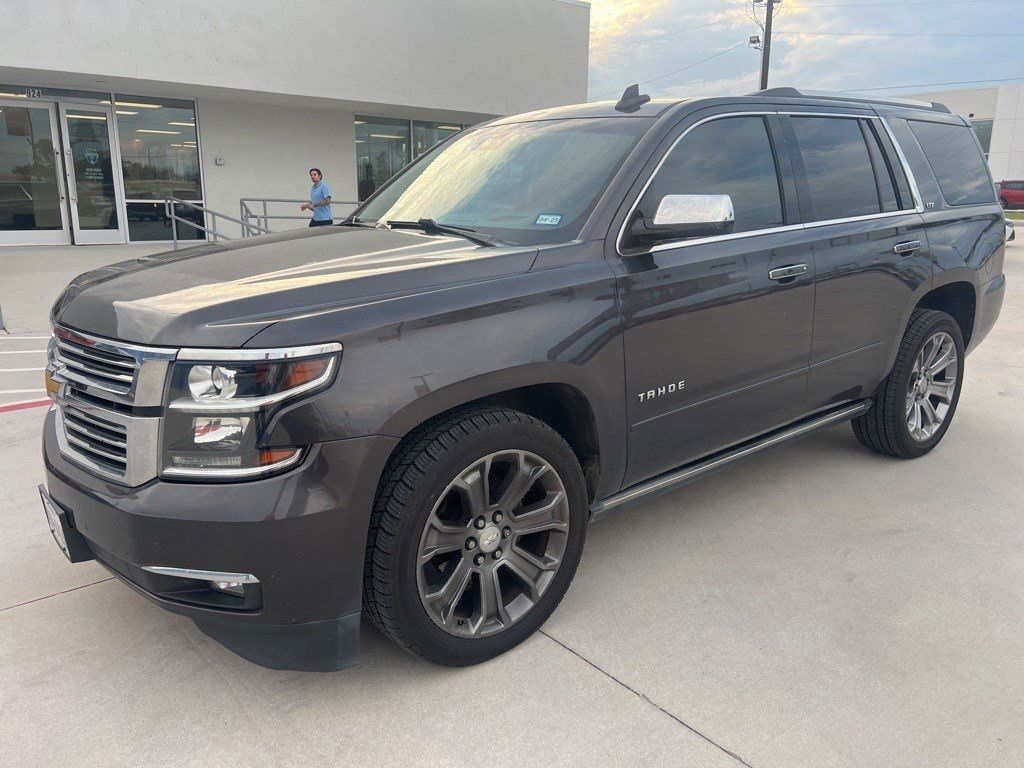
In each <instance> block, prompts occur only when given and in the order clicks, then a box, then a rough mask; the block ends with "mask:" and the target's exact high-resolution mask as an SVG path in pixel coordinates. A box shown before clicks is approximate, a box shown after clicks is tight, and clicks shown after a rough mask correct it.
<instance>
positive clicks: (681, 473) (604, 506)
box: [590, 400, 872, 520]
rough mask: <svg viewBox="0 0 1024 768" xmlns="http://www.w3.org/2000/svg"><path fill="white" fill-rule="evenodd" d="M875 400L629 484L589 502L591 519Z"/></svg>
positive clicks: (814, 428)
mask: <svg viewBox="0 0 1024 768" xmlns="http://www.w3.org/2000/svg"><path fill="white" fill-rule="evenodd" d="M871 405H872V403H871V401H870V400H861V401H860V402H859V403H854V404H853V405H844V406H843V407H842V408H837V409H836V410H833V411H829V412H827V413H823V414H821V415H820V416H812V417H811V418H809V419H804V420H803V421H799V422H797V423H796V424H792V425H790V426H788V427H784V428H783V429H779V430H776V431H775V432H769V433H768V434H767V435H763V436H761V437H759V438H757V439H756V440H751V441H749V442H746V443H742V444H741V445H738V446H736V447H735V448H729V449H728V450H725V451H722V452H720V453H716V454H713V455H712V456H709V457H708V458H706V459H702V460H700V461H697V462H694V463H693V464H687V465H686V466H684V467H680V468H679V469H674V470H672V471H671V472H666V473H665V474H662V475H658V476H657V477H652V478H651V479H650V480H645V481H644V482H642V483H637V484H636V485H633V486H630V487H629V488H626V489H625V490H622V491H619V492H618V493H616V494H615V495H614V496H609V497H608V498H607V499H605V500H604V501H599V502H596V503H594V504H591V505H590V519H591V520H597V519H599V518H602V517H604V516H605V515H607V514H608V513H609V512H612V511H614V510H615V509H617V508H619V507H621V506H622V505H623V504H628V503H630V502H632V501H640V500H646V499H648V498H650V497H652V496H656V495H658V494H659V493H665V492H667V491H674V490H676V489H677V488H681V487H683V486H684V485H688V484H689V483H692V482H694V481H695V480H699V479H700V478H702V477H706V476H707V475H710V474H711V473H712V472H717V471H718V470H720V469H724V468H725V467H727V466H729V465H730V464H734V463H735V462H737V461H740V460H741V459H745V458H747V457H749V456H753V455H754V454H756V453H760V452H761V451H763V450H765V449H767V448H772V447H774V446H776V445H780V444H781V443H786V442H789V441H790V440H796V439H797V438H799V437H804V436H806V435H809V434H811V433H812V432H817V431H818V430H820V429H825V428H826V427H831V426H832V425H833V424H839V423H840V422H843V421H849V420H850V419H854V418H856V417H857V416H860V415H861V414H862V413H864V412H865V411H867V410H868V409H869V408H870V407H871Z"/></svg>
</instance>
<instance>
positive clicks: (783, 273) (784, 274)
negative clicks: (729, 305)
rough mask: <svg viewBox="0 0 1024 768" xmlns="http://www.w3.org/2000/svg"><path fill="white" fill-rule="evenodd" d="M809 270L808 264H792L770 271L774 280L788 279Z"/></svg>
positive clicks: (769, 274)
mask: <svg viewBox="0 0 1024 768" xmlns="http://www.w3.org/2000/svg"><path fill="white" fill-rule="evenodd" d="M806 271H807V265H806V264H790V265H789V266H788V267H779V268H778V269H773V270H772V271H771V272H769V273H768V277H769V278H770V279H772V280H788V279H789V278H791V277H799V276H800V275H802V274H804V273H805V272H806Z"/></svg>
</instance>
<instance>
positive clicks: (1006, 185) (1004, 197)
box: [997, 181, 1024, 208]
mask: <svg viewBox="0 0 1024 768" xmlns="http://www.w3.org/2000/svg"><path fill="white" fill-rule="evenodd" d="M997 186H998V187H999V203H1000V205H1002V206H1003V208H1024V181H1000V182H999V184H998V185H997Z"/></svg>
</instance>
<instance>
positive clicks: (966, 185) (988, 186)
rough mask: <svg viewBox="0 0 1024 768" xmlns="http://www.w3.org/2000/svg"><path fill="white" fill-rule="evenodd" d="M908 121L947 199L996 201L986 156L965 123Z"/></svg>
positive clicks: (954, 201) (962, 202) (952, 202)
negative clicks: (986, 164)
mask: <svg viewBox="0 0 1024 768" xmlns="http://www.w3.org/2000/svg"><path fill="white" fill-rule="evenodd" d="M907 122H908V123H909V125H910V129H911V130H912V131H913V132H914V135H915V136H916V137H917V140H918V142H919V143H920V144H921V149H923V150H924V154H925V157H927V158H928V163H929V165H931V167H932V171H933V172H934V173H935V178H936V179H937V180H938V182H939V188H940V189H941V190H942V195H943V197H945V198H946V202H947V203H949V204H950V205H973V204H977V203H994V202H995V200H996V197H995V189H994V188H993V186H992V181H991V180H990V178H989V175H988V169H987V168H986V166H985V158H984V156H983V155H982V154H981V150H980V149H979V148H978V142H977V139H976V138H975V136H974V132H973V131H972V130H971V129H970V128H969V127H968V126H966V125H949V124H947V123H929V122H926V121H923V120H908V121H907Z"/></svg>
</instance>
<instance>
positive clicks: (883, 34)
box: [775, 30, 1024, 37]
mask: <svg viewBox="0 0 1024 768" xmlns="http://www.w3.org/2000/svg"><path fill="white" fill-rule="evenodd" d="M775 34H776V35H806V36H815V37H1024V33H1017V32H1005V33H1004V32H1000V33H992V34H989V33H975V32H803V31H800V30H786V31H785V32H776V33H775Z"/></svg>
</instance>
